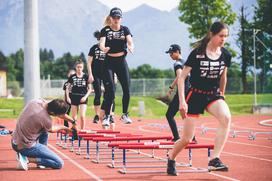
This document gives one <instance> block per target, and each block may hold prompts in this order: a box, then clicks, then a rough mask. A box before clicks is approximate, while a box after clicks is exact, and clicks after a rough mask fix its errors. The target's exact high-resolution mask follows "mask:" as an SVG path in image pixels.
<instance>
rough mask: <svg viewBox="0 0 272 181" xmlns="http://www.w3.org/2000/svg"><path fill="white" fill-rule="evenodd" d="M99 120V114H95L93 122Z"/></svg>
mask: <svg viewBox="0 0 272 181" xmlns="http://www.w3.org/2000/svg"><path fill="white" fill-rule="evenodd" d="M98 122H99V116H98V115H95V117H94V119H93V123H95V124H97V123H98Z"/></svg>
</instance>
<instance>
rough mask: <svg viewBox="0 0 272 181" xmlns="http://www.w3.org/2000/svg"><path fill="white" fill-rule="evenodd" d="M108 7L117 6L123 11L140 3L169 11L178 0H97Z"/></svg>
mask: <svg viewBox="0 0 272 181" xmlns="http://www.w3.org/2000/svg"><path fill="white" fill-rule="evenodd" d="M98 1H100V2H102V3H103V4H105V5H107V6H108V7H109V8H113V7H119V8H121V9H122V10H123V11H124V12H126V11H130V10H132V9H134V8H136V7H138V6H140V5H142V4H147V5H149V6H152V7H154V8H157V9H160V10H165V11H170V10H172V9H173V8H175V7H177V6H178V4H179V0H98Z"/></svg>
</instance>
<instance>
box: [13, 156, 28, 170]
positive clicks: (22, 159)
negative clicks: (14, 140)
mask: <svg viewBox="0 0 272 181" xmlns="http://www.w3.org/2000/svg"><path fill="white" fill-rule="evenodd" d="M16 160H17V161H18V165H17V168H18V169H20V170H28V165H27V164H28V159H27V157H26V156H23V155H22V154H20V153H17V154H16Z"/></svg>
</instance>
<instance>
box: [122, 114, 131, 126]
mask: <svg viewBox="0 0 272 181" xmlns="http://www.w3.org/2000/svg"><path fill="white" fill-rule="evenodd" d="M121 120H122V121H123V123H125V124H131V123H132V120H131V119H130V118H129V117H128V113H124V114H123V115H122V116H121Z"/></svg>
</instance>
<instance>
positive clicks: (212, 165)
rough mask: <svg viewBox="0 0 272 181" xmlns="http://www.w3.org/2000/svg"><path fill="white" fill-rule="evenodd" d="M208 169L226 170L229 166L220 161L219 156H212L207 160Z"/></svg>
mask: <svg viewBox="0 0 272 181" xmlns="http://www.w3.org/2000/svg"><path fill="white" fill-rule="evenodd" d="M208 166H209V170H211V171H228V170H229V167H228V166H227V165H225V164H223V163H222V161H221V160H220V159H219V158H214V159H212V160H210V161H209V165H208Z"/></svg>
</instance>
